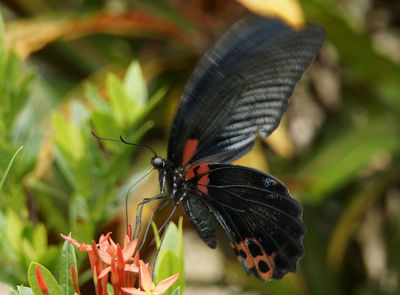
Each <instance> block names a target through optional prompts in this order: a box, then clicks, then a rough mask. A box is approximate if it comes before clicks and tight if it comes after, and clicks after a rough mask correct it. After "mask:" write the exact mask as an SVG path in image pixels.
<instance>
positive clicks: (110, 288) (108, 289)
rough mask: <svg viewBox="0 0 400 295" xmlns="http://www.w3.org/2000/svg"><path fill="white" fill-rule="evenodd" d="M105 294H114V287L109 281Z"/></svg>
mask: <svg viewBox="0 0 400 295" xmlns="http://www.w3.org/2000/svg"><path fill="white" fill-rule="evenodd" d="M107 294H108V295H114V288H113V285H111V284H110V283H107Z"/></svg>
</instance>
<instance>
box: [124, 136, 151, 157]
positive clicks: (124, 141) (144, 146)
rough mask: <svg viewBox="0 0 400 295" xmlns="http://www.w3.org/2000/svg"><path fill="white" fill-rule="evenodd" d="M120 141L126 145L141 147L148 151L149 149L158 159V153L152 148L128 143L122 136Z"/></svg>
mask: <svg viewBox="0 0 400 295" xmlns="http://www.w3.org/2000/svg"><path fill="white" fill-rule="evenodd" d="M119 139H120V140H121V141H122V142H123V143H125V144H129V145H133V146H140V147H144V148H146V149H148V150H149V151H151V152H152V153H153V154H154V157H157V153H156V151H155V150H154V149H152V148H151V147H150V146H148V145H145V144H141V143H133V142H128V141H126V140H125V139H124V138H123V137H122V136H120V137H119Z"/></svg>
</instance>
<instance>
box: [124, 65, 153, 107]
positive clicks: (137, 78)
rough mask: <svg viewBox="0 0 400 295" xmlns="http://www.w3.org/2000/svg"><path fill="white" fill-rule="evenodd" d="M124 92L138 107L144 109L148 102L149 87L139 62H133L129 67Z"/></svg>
mask: <svg viewBox="0 0 400 295" xmlns="http://www.w3.org/2000/svg"><path fill="white" fill-rule="evenodd" d="M124 90H125V93H126V94H127V95H128V97H129V98H130V99H131V100H132V101H134V102H136V103H137V105H138V107H140V108H144V106H145V105H146V100H147V85H146V81H145V80H144V78H143V74H142V70H141V68H140V65H139V62H138V61H133V62H131V64H130V65H129V67H128V70H127V72H126V74H125V79H124Z"/></svg>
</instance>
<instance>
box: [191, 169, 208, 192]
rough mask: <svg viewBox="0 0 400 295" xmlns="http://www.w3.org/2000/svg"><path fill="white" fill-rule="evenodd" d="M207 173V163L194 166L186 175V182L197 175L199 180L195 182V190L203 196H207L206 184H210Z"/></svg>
mask: <svg viewBox="0 0 400 295" xmlns="http://www.w3.org/2000/svg"><path fill="white" fill-rule="evenodd" d="M208 171H210V167H209V166H208V164H207V163H202V164H197V165H194V166H193V167H191V168H190V169H189V171H188V172H187V173H186V180H189V179H192V178H194V177H196V175H199V176H200V178H199V179H198V180H197V189H198V190H200V191H202V192H203V193H205V194H208V189H207V184H209V183H210V178H209V177H208Z"/></svg>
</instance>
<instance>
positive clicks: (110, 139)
mask: <svg viewBox="0 0 400 295" xmlns="http://www.w3.org/2000/svg"><path fill="white" fill-rule="evenodd" d="M91 132H92V135H93V136H94V137H96V138H97V139H99V140H108V141H116V142H121V140H120V139H114V138H106V137H101V136H98V135H97V134H96V133H95V132H94V131H93V130H92V131H91Z"/></svg>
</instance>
